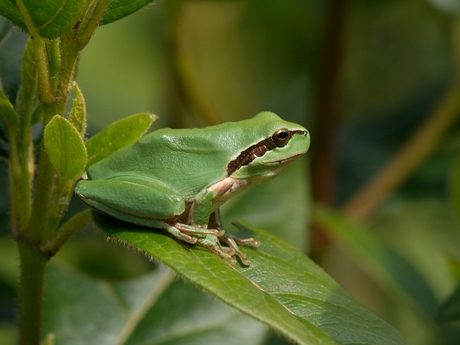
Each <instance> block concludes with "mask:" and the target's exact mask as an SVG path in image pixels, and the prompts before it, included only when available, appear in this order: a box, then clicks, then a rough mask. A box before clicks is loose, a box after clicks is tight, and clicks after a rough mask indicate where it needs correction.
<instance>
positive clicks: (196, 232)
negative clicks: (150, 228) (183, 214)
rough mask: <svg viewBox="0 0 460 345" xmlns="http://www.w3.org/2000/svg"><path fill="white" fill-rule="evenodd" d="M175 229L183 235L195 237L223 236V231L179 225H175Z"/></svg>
mask: <svg viewBox="0 0 460 345" xmlns="http://www.w3.org/2000/svg"><path fill="white" fill-rule="evenodd" d="M175 227H176V228H177V229H178V230H179V231H180V232H182V233H184V234H188V235H192V236H197V237H206V236H207V235H213V236H223V235H224V234H225V231H224V230H222V229H205V228H199V227H195V226H190V225H187V224H181V223H177V224H176V225H175Z"/></svg>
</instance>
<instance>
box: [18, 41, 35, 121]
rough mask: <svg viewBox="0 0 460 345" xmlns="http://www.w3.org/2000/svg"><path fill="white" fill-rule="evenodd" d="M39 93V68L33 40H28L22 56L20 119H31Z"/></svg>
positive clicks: (19, 101)
mask: <svg viewBox="0 0 460 345" xmlns="http://www.w3.org/2000/svg"><path fill="white" fill-rule="evenodd" d="M36 91H37V68H36V65H35V53H34V48H33V44H32V40H30V39H29V40H28V41H27V44H26V48H25V50H24V54H23V56H22V68H21V86H20V87H19V91H18V95H17V97H16V111H17V113H18V115H19V117H21V118H24V117H27V118H29V119H31V117H32V113H33V111H34V108H33V106H34V100H35V93H36Z"/></svg>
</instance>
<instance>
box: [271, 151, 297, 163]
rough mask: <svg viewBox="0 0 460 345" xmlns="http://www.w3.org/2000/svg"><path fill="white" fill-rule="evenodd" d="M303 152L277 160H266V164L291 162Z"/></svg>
mask: <svg viewBox="0 0 460 345" xmlns="http://www.w3.org/2000/svg"><path fill="white" fill-rule="evenodd" d="M302 155H303V153H299V154H297V155H294V156H291V157H288V158H285V159H280V160H278V161H269V162H267V163H268V164H284V163H289V162H292V161H293V160H296V159H297V158H299V157H300V156H302Z"/></svg>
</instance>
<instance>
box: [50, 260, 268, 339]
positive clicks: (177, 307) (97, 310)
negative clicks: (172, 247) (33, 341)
mask: <svg viewBox="0 0 460 345" xmlns="http://www.w3.org/2000/svg"><path fill="white" fill-rule="evenodd" d="M174 276H175V275H174V274H173V273H172V272H171V270H169V269H166V268H160V269H157V270H156V271H154V272H152V273H149V274H147V275H144V276H142V277H138V278H134V279H131V280H128V281H123V282H117V283H113V282H108V281H105V280H102V279H96V278H90V277H88V276H86V275H84V274H81V273H70V272H67V271H65V270H63V269H61V268H59V267H57V266H53V265H51V267H49V268H48V272H47V276H46V279H47V280H46V282H45V298H44V306H43V307H44V313H43V314H44V322H43V334H44V335H46V334H50V333H54V334H55V339H56V341H55V345H68V344H72V345H80V344H81V345H114V344H115V345H123V344H127V345H141V344H166V343H167V344H170V345H180V344H188V345H190V344H220V345H233V344H239V345H254V344H261V341H262V340H263V339H264V338H265V336H266V332H267V329H266V327H264V326H263V325H261V324H260V323H258V322H256V321H254V320H251V319H250V318H248V317H247V316H245V315H242V314H240V313H237V312H235V311H234V310H232V309H231V308H228V307H227V306H225V305H224V304H222V303H220V302H219V301H217V300H215V299H213V298H211V297H209V296H207V295H206V294H204V293H203V292H201V291H199V290H197V289H196V288H195V287H193V286H192V285H190V284H184V283H183V282H182V281H179V280H175V279H174ZM88 311H91V312H88ZM197 315H199V317H196V316H197Z"/></svg>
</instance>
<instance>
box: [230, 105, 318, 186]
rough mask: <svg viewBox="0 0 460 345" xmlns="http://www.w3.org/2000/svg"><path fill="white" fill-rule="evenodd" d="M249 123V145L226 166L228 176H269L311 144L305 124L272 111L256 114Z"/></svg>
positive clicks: (245, 177)
mask: <svg viewBox="0 0 460 345" xmlns="http://www.w3.org/2000/svg"><path fill="white" fill-rule="evenodd" d="M247 126H248V127H247V130H246V133H247V138H248V141H247V144H246V148H244V149H242V150H241V152H240V153H239V155H238V156H237V157H236V158H235V159H233V160H232V161H231V162H230V163H229V164H228V166H227V174H228V176H231V177H234V178H238V179H248V178H255V179H261V180H265V179H270V178H272V177H274V176H276V175H277V174H278V173H279V172H280V171H281V170H282V169H283V168H284V167H286V165H288V164H289V163H290V162H292V161H293V160H295V159H296V158H298V157H299V156H301V155H303V154H305V153H306V152H307V151H308V147H309V146H310V135H309V133H308V131H307V130H306V129H305V128H304V127H302V126H300V125H298V124H295V123H292V122H288V121H284V120H283V119H281V118H280V117H278V116H277V115H275V114H273V113H270V112H263V113H260V114H258V115H256V116H255V117H254V118H252V119H251V120H248V121H247ZM260 182H262V181H260Z"/></svg>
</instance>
